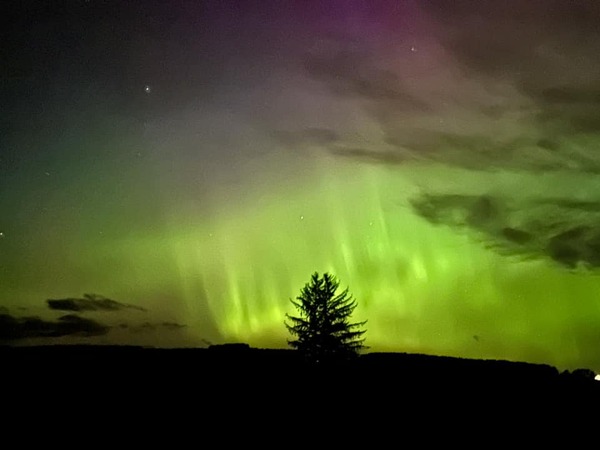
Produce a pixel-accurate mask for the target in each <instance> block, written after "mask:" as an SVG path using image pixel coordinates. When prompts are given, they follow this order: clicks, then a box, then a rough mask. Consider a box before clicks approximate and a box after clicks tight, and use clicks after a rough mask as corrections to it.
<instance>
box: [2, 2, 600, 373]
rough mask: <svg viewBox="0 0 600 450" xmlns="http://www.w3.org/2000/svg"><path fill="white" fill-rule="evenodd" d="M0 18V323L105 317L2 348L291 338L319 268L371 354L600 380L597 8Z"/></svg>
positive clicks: (98, 8)
mask: <svg viewBox="0 0 600 450" xmlns="http://www.w3.org/2000/svg"><path fill="white" fill-rule="evenodd" d="M0 14H2V16H3V17H9V18H10V20H9V23H11V24H12V25H10V26H9V27H8V28H6V29H4V30H2V41H3V42H5V43H6V45H3V50H2V61H3V64H2V67H1V69H0V70H1V72H0V75H1V79H2V83H1V84H0V105H2V106H1V108H0V111H1V121H0V125H1V127H0V128H1V130H2V131H1V132H0V313H3V314H5V315H6V316H9V315H10V317H12V318H13V319H15V320H18V319H19V318H23V317H41V318H43V319H44V320H58V319H57V318H58V317H59V316H60V315H61V314H62V313H59V312H57V311H56V310H53V309H51V308H48V304H47V302H46V300H48V299H55V300H56V299H59V300H60V299H71V301H70V303H69V304H70V305H73V304H76V305H80V307H79V309H78V310H77V311H75V313H73V311H71V314H72V316H73V317H79V319H73V317H71V318H70V319H66V320H67V322H68V323H69V324H72V323H75V322H76V323H80V322H78V321H82V320H87V321H88V322H84V323H85V324H86V326H87V325H90V322H89V321H90V320H91V321H94V322H93V323H92V325H94V324H95V323H96V322H97V323H98V324H102V327H104V328H97V327H92V329H93V330H95V331H96V332H95V333H91V334H89V333H88V335H81V334H76V333H72V334H69V333H66V332H65V333H63V334H61V335H60V336H51V337H48V335H43V336H41V335H40V336H38V337H35V336H33V337H32V336H31V335H27V336H20V337H19V339H13V340H11V341H10V342H11V343H16V344H22V343H34V342H39V341H40V340H41V339H42V338H44V339H50V340H52V342H61V343H64V342H90V343H119V344H121V343H122V344H144V345H155V346H180V345H182V346H204V345H206V343H207V342H212V343H221V342H248V343H250V344H251V345H253V346H263V347H274V348H278V347H286V339H287V338H288V337H289V336H288V335H287V331H286V329H285V327H284V325H283V320H284V315H285V313H286V312H290V307H291V304H290V302H289V299H290V298H293V297H295V296H296V295H297V294H298V292H299V291H300V289H301V287H302V286H303V285H304V283H305V282H307V281H308V279H309V276H310V274H311V273H313V272H314V271H319V272H324V271H330V272H332V273H334V274H335V275H336V276H337V277H338V278H339V280H340V285H341V286H343V287H346V286H347V287H349V290H350V292H351V293H352V294H353V295H354V297H355V298H356V299H357V301H358V308H357V310H356V314H355V315H356V319H357V320H368V323H367V326H366V329H367V333H366V335H365V337H366V345H368V346H369V347H370V350H374V351H377V350H383V351H399V352H423V353H428V354H441V355H450V356H464V357H476V358H502V359H509V360H518V361H528V362H540V363H548V364H552V365H556V366H558V367H560V368H569V369H573V368H579V367H586V368H590V369H592V370H595V371H596V372H600V277H598V274H599V273H600V272H599V269H600V228H599V227H598V223H600V181H599V179H598V175H599V174H600V148H599V146H600V119H599V117H600V115H598V108H599V107H600V83H599V81H598V80H600V25H599V24H600V7H599V6H598V4H597V2H595V1H592V0H589V1H585V0H582V1H576V2H573V1H567V0H564V1H563V0H560V1H559V0H544V1H542V0H539V1H538V0H532V1H527V2H522V1H519V0H514V1H513V0H509V1H506V2H497V1H442V0H438V1H435V0H432V1H425V0H423V1H419V0H414V1H410V0H407V1H392V0H388V1H367V0H365V1H357V0H348V1H343V0H333V1H327V2H322V1H316V0H315V1H288V2H275V1H270V0H269V1H237V0H235V1H231V2H229V1H206V2H199V1H198V2H196V1H183V0H175V1H170V2H160V1H143V2H134V1H121V2H119V1H94V0H90V1H84V0H81V1H77V0H70V1H48V2H45V1H26V2H5V3H4V4H2V6H0ZM85 293H88V294H97V295H100V296H103V297H98V298H99V300H98V299H96V300H94V298H91V297H88V298H87V300H86V298H85V297H82V296H83V295H84V294H85ZM110 299H113V300H112V301H114V302H115V303H110ZM92 300H94V301H95V302H96V303H93V302H91V301H92ZM86 301H87V303H86ZM98 302H100V303H98ZM98 304H104V305H112V306H113V308H112V309H110V308H104V309H102V308H98V307H96V306H97V305H98ZM81 305H85V307H84V306H81ZM62 317H64V316H62ZM11 320H12V319H11ZM22 320H24V319H22ZM62 320H63V322H65V319H62ZM11 323H13V322H11ZM23 323H25V322H23ZM81 323H83V322H81ZM0 324H1V321H0ZM70 326H71V325H70ZM63 328H64V327H63ZM68 329H69V330H70V329H71V328H68ZM98 330H100V331H98ZM92 334H93V335H92ZM0 337H1V336H0Z"/></svg>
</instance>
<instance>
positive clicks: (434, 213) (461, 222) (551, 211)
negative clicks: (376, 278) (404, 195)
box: [411, 194, 600, 269]
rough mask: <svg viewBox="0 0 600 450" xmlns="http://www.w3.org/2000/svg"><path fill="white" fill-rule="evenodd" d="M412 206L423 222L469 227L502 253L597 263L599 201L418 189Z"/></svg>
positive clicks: (578, 264) (571, 264)
mask: <svg viewBox="0 0 600 450" xmlns="http://www.w3.org/2000/svg"><path fill="white" fill-rule="evenodd" d="M411 205H412V208H413V210H414V211H415V212H416V213H417V214H418V215H419V216H421V217H423V218H424V219H426V220H427V221H429V222H431V223H433V224H436V225H447V226H450V227H452V228H455V229H460V230H464V231H469V232H471V233H472V234H473V236H475V237H476V238H477V239H480V240H481V241H482V242H483V243H484V244H485V245H486V246H487V247H489V248H491V249H494V250H495V251H497V252H499V253H500V254H503V255H512V256H518V257H521V258H526V259H531V258H537V259H546V260H549V261H552V262H554V263H557V264H559V265H560V266H562V267H566V268H569V269H574V268H589V269H596V268H600V201H575V200H572V199H556V198H554V199H553V198H546V199H543V200H539V199H536V200H533V201H527V202H523V203H515V202H512V203H511V202H510V201H509V200H507V199H505V198H501V197H498V196H491V195H481V196H470V195H432V194H422V195H421V196H419V197H417V198H413V199H412V201H411Z"/></svg>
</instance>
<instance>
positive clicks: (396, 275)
mask: <svg viewBox="0 0 600 450" xmlns="http://www.w3.org/2000/svg"><path fill="white" fill-rule="evenodd" d="M314 169H315V172H314V176H313V178H312V179H311V180H308V181H307V180H299V179H294V178H293V176H292V175H291V174H290V179H289V183H288V184H287V186H285V187H281V186H279V187H276V186H271V185H270V184H269V183H268V182H264V183H262V184H261V188H260V189H255V190H250V191H248V192H247V194H246V195H245V196H244V200H243V202H231V203H230V204H229V205H227V206H226V207H223V209H222V210H221V211H219V214H218V215H217V217H216V218H215V219H214V220H213V221H211V223H210V225H207V224H203V226H200V227H194V228H193V229H187V230H180V232H173V236H176V238H175V239H174V240H173V243H172V245H173V248H172V250H173V251H174V255H175V258H176V259H177V261H178V268H179V275H180V280H181V290H182V293H183V295H184V297H185V299H186V304H187V305H188V309H189V311H190V313H193V311H195V310H196V311H198V308H197V307H195V306H194V305H195V304H198V303H199V302H200V301H201V299H205V300H206V301H207V304H208V306H209V310H210V314H211V315H212V317H213V318H214V320H215V321H216V323H217V326H218V328H219V331H220V332H221V334H222V336H223V338H224V339H225V340H227V341H244V342H249V343H251V344H252V345H258V346H276V347H280V346H285V340H286V338H287V337H288V336H287V335H286V330H285V328H284V327H283V322H282V321H283V317H284V314H285V313H286V312H290V303H289V299H290V298H292V297H295V296H296V295H297V294H298V292H299V289H300V288H301V287H302V286H303V284H304V283H305V282H306V280H307V276H308V275H310V273H311V272H312V271H321V272H322V271H330V272H332V273H335V274H336V275H337V276H338V277H339V278H340V280H341V282H342V284H343V285H347V286H349V288H350V291H351V292H352V293H353V294H354V296H355V297H356V298H357V300H358V303H359V306H358V308H357V310H356V311H355V318H356V320H365V319H367V320H368V326H367V329H368V333H367V344H368V345H369V346H370V348H371V349H372V350H394V351H408V352H419V351H422V352H427V353H435V354H450V355H457V356H470V357H485V358H508V359H517V360H528V361H538V362H549V363H553V364H557V365H560V366H565V365H566V366H568V365H569V364H576V361H578V360H579V359H580V358H582V355H581V354H579V350H578V348H579V344H580V343H581V342H580V341H581V340H584V339H585V338H586V337H585V336H582V335H581V334H580V333H581V330H585V325H586V324H593V323H595V321H596V320H597V319H599V318H600V302H599V301H598V298H600V283H599V280H598V279H597V278H596V277H593V276H590V275H589V274H586V275H581V274H580V275H578V274H572V273H567V272H564V271H560V270H557V269H556V268H555V267H551V266H550V265H547V264H546V263H542V262H519V261H516V260H514V259H511V258H507V257H502V256H499V255H497V254H496V253H494V252H492V251H489V250H487V249H485V248H484V247H483V246H482V245H481V244H480V243H479V242H478V241H476V240H474V239H473V237H472V236H468V235H461V234H458V233H457V232H456V231H454V230H452V229H450V228H447V227H441V226H440V227H437V226H433V225H431V224H429V223H427V222H425V221H424V220H423V219H421V218H419V217H417V216H416V215H415V214H414V213H413V212H412V211H411V209H410V208H409V206H408V204H407V198H408V197H410V195H412V194H414V192H415V189H416V186H415V185H414V183H413V182H412V181H411V176H410V173H411V172H412V173H414V171H415V170H416V171H418V170H420V169H419V168H417V167H413V168H410V167H409V168H405V169H389V168H384V167H377V166H372V167H368V166H367V167H365V166H363V165H354V164H349V163H348V164H344V163H340V162H339V161H333V160H328V159H323V160H322V161H321V162H320V163H319V165H315V166H314ZM425 173H426V171H425ZM431 173H433V172H431ZM278 192H279V194H278ZM180 222H181V221H179V223H180ZM174 223H175V222H174ZM307 274H308V275H307ZM590 313H591V315H590ZM592 331H593V330H591V329H587V331H586V333H591V332H592ZM589 356H590V361H592V360H593V359H594V356H593V355H589Z"/></svg>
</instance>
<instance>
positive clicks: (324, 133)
mask: <svg viewBox="0 0 600 450" xmlns="http://www.w3.org/2000/svg"><path fill="white" fill-rule="evenodd" d="M271 135H272V136H273V137H274V138H275V139H276V140H278V141H279V142H281V143H282V144H284V145H286V146H288V147H299V146H304V145H319V146H327V145H331V144H333V143H335V142H337V141H338V140H339V139H340V137H339V135H338V133H336V132H335V131H334V130H331V129H329V128H315V127H307V128H304V129H302V130H297V131H289V130H277V131H273V132H272V133H271Z"/></svg>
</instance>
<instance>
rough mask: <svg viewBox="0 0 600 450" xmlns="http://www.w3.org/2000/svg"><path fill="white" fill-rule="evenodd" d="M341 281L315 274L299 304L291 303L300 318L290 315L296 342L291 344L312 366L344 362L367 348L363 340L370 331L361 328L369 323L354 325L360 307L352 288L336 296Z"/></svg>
mask: <svg viewBox="0 0 600 450" xmlns="http://www.w3.org/2000/svg"><path fill="white" fill-rule="evenodd" d="M338 287H339V281H338V280H337V278H336V277H334V276H333V275H330V274H329V273H325V274H324V275H323V276H322V277H319V274H318V273H317V272H315V273H314V274H313V275H312V276H311V279H310V282H308V283H306V285H305V286H304V288H302V291H301V292H300V295H299V296H298V297H296V301H294V300H291V299H290V301H291V302H292V304H293V305H294V306H295V307H296V309H297V310H298V312H299V313H300V315H299V316H297V317H296V316H291V315H289V314H286V317H287V318H288V319H289V321H290V323H287V321H286V322H285V326H286V327H287V329H288V331H289V332H290V333H291V334H292V335H294V336H295V337H296V339H293V340H288V344H289V345H290V346H291V347H293V348H295V349H297V350H299V351H300V352H302V353H303V355H304V356H305V358H306V359H307V360H308V361H309V362H312V363H330V362H336V361H344V360H349V359H352V358H354V357H356V356H358V354H359V352H360V351H361V350H362V349H363V348H365V346H364V345H363V343H364V341H365V339H364V338H363V337H362V336H363V334H364V333H365V332H366V330H361V329H360V328H361V327H362V326H363V325H364V324H365V323H366V322H367V321H366V320H365V321H364V322H355V323H351V322H350V316H351V315H352V313H353V312H354V309H355V308H356V306H357V303H356V301H355V300H354V299H353V298H352V296H351V295H348V288H346V289H345V290H343V291H342V292H340V293H339V294H337V295H336V291H337V289H338Z"/></svg>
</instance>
